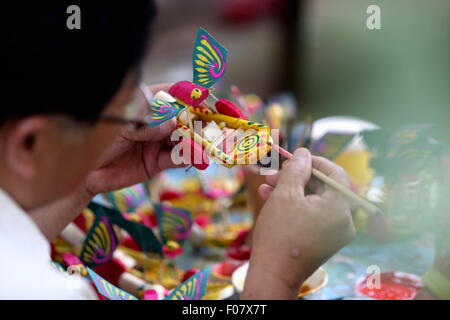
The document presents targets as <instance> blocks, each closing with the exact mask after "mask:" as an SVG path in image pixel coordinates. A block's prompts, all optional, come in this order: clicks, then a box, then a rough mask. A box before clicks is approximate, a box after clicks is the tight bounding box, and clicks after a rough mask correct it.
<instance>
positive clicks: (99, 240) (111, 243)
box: [80, 216, 117, 268]
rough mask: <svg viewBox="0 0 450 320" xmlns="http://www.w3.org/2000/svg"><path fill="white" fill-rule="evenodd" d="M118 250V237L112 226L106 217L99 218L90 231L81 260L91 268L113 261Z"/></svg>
mask: <svg viewBox="0 0 450 320" xmlns="http://www.w3.org/2000/svg"><path fill="white" fill-rule="evenodd" d="M116 248H117V237H116V234H115V233H114V230H113V227H112V225H111V224H110V223H109V221H108V219H107V218H106V217H104V216H101V217H98V218H97V219H96V220H95V222H94V224H93V225H92V228H91V229H90V230H89V233H88V235H87V236H86V239H85V240H84V246H83V249H82V251H81V254H80V259H81V261H83V263H84V264H85V265H86V266H89V267H91V268H93V267H95V266H97V265H99V264H102V263H105V262H108V261H109V260H111V259H112V256H113V253H114V250H116Z"/></svg>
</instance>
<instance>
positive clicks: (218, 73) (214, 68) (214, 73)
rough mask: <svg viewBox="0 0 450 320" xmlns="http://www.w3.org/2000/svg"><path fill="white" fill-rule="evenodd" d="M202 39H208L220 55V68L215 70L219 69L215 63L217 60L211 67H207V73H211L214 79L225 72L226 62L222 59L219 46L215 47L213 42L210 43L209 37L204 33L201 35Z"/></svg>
mask: <svg viewBox="0 0 450 320" xmlns="http://www.w3.org/2000/svg"><path fill="white" fill-rule="evenodd" d="M201 38H202V39H204V40H206V41H208V43H209V44H210V45H211V46H212V47H213V48H214V50H215V51H216V52H217V53H218V54H219V56H220V60H221V61H222V69H220V70H219V71H218V72H216V70H218V69H219V65H218V64H217V62H214V63H213V64H212V65H211V67H210V68H209V73H210V74H211V76H212V77H213V78H214V79H217V78H220V77H221V76H222V75H223V73H224V72H225V69H226V66H227V63H226V61H225V60H224V57H223V55H222V52H221V51H220V50H219V48H217V47H216V46H215V45H214V44H213V43H211V41H209V38H208V37H207V36H206V35H202V36H201Z"/></svg>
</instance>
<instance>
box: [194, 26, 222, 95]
mask: <svg viewBox="0 0 450 320" xmlns="http://www.w3.org/2000/svg"><path fill="white" fill-rule="evenodd" d="M227 54H228V51H227V49H226V48H225V47H224V46H222V45H221V44H220V43H219V42H217V40H216V39H214V38H213V37H212V36H211V35H210V34H209V33H208V32H206V31H205V30H204V29H202V28H200V30H199V31H198V34H197V39H196V40H195V45H194V54H193V57H192V67H193V70H194V81H193V82H194V83H195V84H198V85H199V86H202V87H204V88H209V87H211V86H212V85H214V84H215V83H216V82H217V81H219V80H220V79H221V78H222V77H223V76H224V74H225V69H226V66H227Z"/></svg>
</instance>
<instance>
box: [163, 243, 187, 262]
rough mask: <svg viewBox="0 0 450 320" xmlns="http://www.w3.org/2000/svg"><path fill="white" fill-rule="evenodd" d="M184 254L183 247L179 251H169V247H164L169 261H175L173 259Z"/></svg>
mask: <svg viewBox="0 0 450 320" xmlns="http://www.w3.org/2000/svg"><path fill="white" fill-rule="evenodd" d="M183 252H184V250H183V247H179V248H178V249H175V250H171V249H168V248H167V246H165V245H164V246H163V253H164V256H165V257H167V258H169V259H173V258H175V257H177V256H179V255H180V254H182V253H183Z"/></svg>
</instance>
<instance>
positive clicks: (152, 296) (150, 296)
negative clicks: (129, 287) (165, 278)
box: [142, 289, 159, 300]
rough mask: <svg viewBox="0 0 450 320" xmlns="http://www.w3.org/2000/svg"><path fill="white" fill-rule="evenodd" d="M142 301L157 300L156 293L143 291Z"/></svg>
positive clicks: (154, 291)
mask: <svg viewBox="0 0 450 320" xmlns="http://www.w3.org/2000/svg"><path fill="white" fill-rule="evenodd" d="M142 300H159V299H158V292H156V290H154V289H150V290H145V291H144V296H143V298H142Z"/></svg>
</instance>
